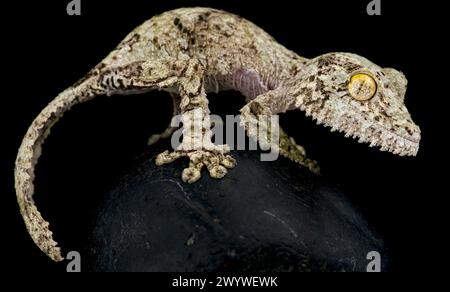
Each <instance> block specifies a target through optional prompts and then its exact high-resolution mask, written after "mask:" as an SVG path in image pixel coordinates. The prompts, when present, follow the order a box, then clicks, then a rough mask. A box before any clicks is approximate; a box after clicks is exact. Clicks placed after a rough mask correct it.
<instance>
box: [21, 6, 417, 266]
mask: <svg viewBox="0 0 450 292" xmlns="http://www.w3.org/2000/svg"><path fill="white" fill-rule="evenodd" d="M355 74H360V75H358V76H357V78H356V77H355V78H353V79H355V80H353V81H352V77H353V76H354V75H355ZM155 89H156V90H164V91H167V92H169V93H170V94H171V96H173V98H174V104H175V106H176V109H175V112H180V113H181V114H182V115H183V118H184V119H185V120H186V121H187V123H189V119H190V117H191V116H193V113H194V112H195V111H201V113H202V114H203V115H204V116H205V117H208V115H209V108H208V99H207V96H206V94H207V93H208V92H217V91H221V90H231V89H232V90H238V91H240V92H241V93H242V94H243V95H245V96H246V98H247V101H248V104H247V105H246V106H244V108H242V109H241V114H242V117H243V119H242V122H243V124H244V126H246V125H247V123H248V122H251V121H252V119H253V115H254V114H277V113H281V112H285V111H287V110H292V109H300V110H302V111H304V112H305V113H306V115H308V116H311V117H312V118H313V119H315V120H316V121H317V123H318V124H324V125H326V126H329V127H331V130H332V131H342V132H344V133H345V135H346V136H353V137H356V138H358V139H359V141H360V142H368V143H370V145H371V146H375V145H376V146H380V147H381V150H386V151H390V152H393V153H395V154H399V155H415V154H416V153H417V151H418V147H419V139H420V130H419V128H418V127H417V126H416V125H415V124H414V123H413V122H412V120H411V117H410V115H409V113H408V111H407V109H406V107H405V105H404V102H403V101H404V95H405V91H406V78H405V77H404V76H403V74H401V73H399V72H397V71H396V70H394V69H389V68H380V67H378V66H377V65H375V64H373V63H371V62H370V61H368V60H367V59H364V58H362V57H360V56H357V55H354V54H349V53H330V54H325V55H322V56H319V57H317V58H314V59H306V58H303V57H301V56H299V55H297V54H296V53H294V52H292V51H290V50H288V49H286V48H285V47H283V46H282V45H280V44H279V43H277V42H276V41H275V40H274V39H273V38H272V37H271V36H270V35H268V34H267V33H265V32H264V31H263V30H262V29H260V28H258V27H257V26H256V25H254V24H252V23H251V22H249V21H247V20H245V19H243V18H241V17H239V16H237V15H233V14H230V13H227V12H224V11H220V10H215V9H209V8H182V9H177V10H173V11H169V12H166V13H163V14H161V15H158V16H155V17H153V18H151V19H150V20H148V21H146V22H145V23H143V24H142V25H141V26H139V27H137V28H136V29H135V30H133V31H132V32H131V33H130V34H129V35H128V36H127V37H126V38H125V39H124V41H122V42H121V43H120V44H119V46H118V47H117V48H116V49H114V50H113V51H112V52H111V53H110V54H109V55H108V56H107V57H106V58H105V59H104V60H103V61H102V62H100V63H99V64H98V65H97V66H96V67H94V69H92V70H91V71H90V72H89V73H88V74H87V75H86V76H85V77H84V78H83V79H81V80H80V81H79V82H77V83H75V84H74V85H73V86H71V87H70V88H68V89H66V90H65V91H63V92H62V93H61V94H59V95H58V96H57V97H56V98H55V99H54V100H53V101H51V102H50V103H49V104H48V106H47V107H46V108H44V109H43V110H42V112H41V113H40V114H39V115H38V116H37V117H36V119H35V120H34V121H33V123H32V124H31V126H30V127H29V129H28V131H27V133H26V135H25V137H24V139H23V141H22V144H21V146H20V148H19V152H18V155H17V159H16V167H15V188H16V194H17V200H18V203H19V206H20V211H21V214H22V216H23V219H24V221H25V225H26V227H27V230H28V232H29V233H30V235H31V237H32V239H33V240H34V242H35V243H36V245H37V246H38V247H39V248H40V249H41V250H42V251H43V252H44V253H46V254H47V255H48V256H49V257H50V258H51V259H53V260H55V261H61V260H63V257H62V255H61V251H60V248H59V247H58V246H57V243H56V242H55V241H54V240H53V237H52V232H51V231H50V230H49V224H48V222H46V221H45V220H44V219H43V218H42V216H41V214H40V212H39V211H38V210H37V208H36V206H35V204H34V201H33V193H34V185H33V180H34V169H35V165H36V163H37V160H38V158H39V156H40V154H41V148H42V144H43V142H44V140H45V137H46V136H47V134H48V133H49V131H50V128H51V126H52V125H53V124H54V123H56V122H57V120H58V119H59V118H60V117H61V116H62V115H63V113H64V112H65V111H67V110H69V109H70V108H71V107H72V106H73V105H76V104H79V103H82V102H85V101H88V100H90V99H92V98H94V97H96V96H99V95H113V94H122V95H127V94H136V93H142V92H147V91H150V90H155ZM197 122H198V121H192V123H197ZM200 130H201V131H202V133H203V134H204V135H210V129H209V127H208V126H206V127H205V128H201V127H200ZM164 133H165V134H164V135H163V136H167V135H168V134H167V133H171V131H170V129H168V130H167V131H165V132H164ZM281 133H282V135H281V140H280V145H279V147H280V154H281V155H284V156H286V157H288V158H290V159H292V160H294V161H296V162H297V163H299V164H300V165H303V166H306V167H308V168H309V169H311V170H312V171H314V172H318V166H317V164H316V163H315V162H314V161H313V160H310V159H308V158H306V156H305V151H304V149H303V147H301V146H299V145H297V144H296V143H295V141H294V140H293V139H291V138H289V137H288V136H287V135H286V134H285V133H284V132H281ZM248 135H250V136H255V137H256V134H255V133H253V132H252V131H251V130H249V131H248ZM155 137H159V136H158V135H156V136H155ZM199 137H201V135H200V133H196V132H195V131H193V130H191V127H187V128H185V130H184V135H183V143H187V142H186V141H189V143H193V144H194V145H198V147H197V148H196V149H190V150H186V149H188V148H187V147H184V146H186V144H183V143H182V145H181V146H180V148H178V149H175V151H173V152H169V151H166V152H164V153H161V154H160V155H159V156H158V158H157V161H156V162H157V164H159V165H162V164H165V163H170V162H171V161H173V160H175V159H177V158H179V157H182V156H187V157H189V159H190V165H189V167H188V168H186V169H185V170H183V173H182V179H183V181H185V182H189V183H193V182H195V181H197V180H198V179H199V178H200V176H201V170H202V168H203V167H204V166H205V167H206V168H207V170H208V171H209V174H210V175H211V177H214V178H221V177H223V176H225V175H226V173H227V169H229V168H233V167H234V166H235V164H236V163H235V161H234V159H233V158H232V157H231V156H230V155H229V154H228V147H227V146H226V145H214V144H213V143H206V144H204V143H203V144H202V143H200V141H199V140H198V139H199ZM156 140H157V139H154V137H153V138H152V139H151V142H152V143H154V142H155V141H156ZM259 142H260V143H267V142H268V141H263V140H262V139H259ZM276 147H278V146H276Z"/></svg>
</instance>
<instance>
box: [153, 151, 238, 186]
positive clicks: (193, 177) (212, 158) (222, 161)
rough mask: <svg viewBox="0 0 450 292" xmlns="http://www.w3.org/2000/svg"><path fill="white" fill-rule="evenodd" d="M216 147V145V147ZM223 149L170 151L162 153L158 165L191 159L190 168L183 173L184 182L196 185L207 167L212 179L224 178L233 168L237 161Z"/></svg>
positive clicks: (157, 160) (158, 158)
mask: <svg viewBox="0 0 450 292" xmlns="http://www.w3.org/2000/svg"><path fill="white" fill-rule="evenodd" d="M214 146H216V145H214ZM227 153H228V151H227V150H224V149H223V148H219V147H217V148H215V149H210V150H207V149H200V150H175V151H173V152H169V151H168V150H166V151H164V152H163V153H160V154H159V155H158V156H157V157H156V164H157V165H164V164H167V163H171V162H173V161H175V160H176V159H178V158H180V157H188V158H189V167H187V168H185V169H184V170H183V172H182V176H181V178H182V180H183V181H184V182H187V183H194V182H196V181H197V180H199V179H200V178H201V171H202V168H203V167H206V168H207V170H208V172H209V175H210V176H211V177H212V178H222V177H224V176H225V175H226V174H227V172H228V171H227V168H233V167H234V166H235V165H236V160H235V159H234V158H233V157H232V156H231V155H229V154H227Z"/></svg>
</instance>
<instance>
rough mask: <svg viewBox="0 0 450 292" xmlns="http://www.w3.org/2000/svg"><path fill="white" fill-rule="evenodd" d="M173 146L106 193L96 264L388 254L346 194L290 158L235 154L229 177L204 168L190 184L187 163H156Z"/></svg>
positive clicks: (346, 263) (356, 261) (282, 263)
mask: <svg viewBox="0 0 450 292" xmlns="http://www.w3.org/2000/svg"><path fill="white" fill-rule="evenodd" d="M165 147H167V144H164V143H162V144H160V145H158V147H155V148H154V149H152V150H150V151H149V152H148V153H147V154H145V155H143V157H142V159H140V161H141V162H140V163H138V165H137V166H136V167H135V168H134V169H133V170H131V171H130V172H129V173H128V175H126V176H125V177H124V178H123V179H122V180H121V181H120V183H119V184H118V185H117V187H116V188H115V189H114V190H113V191H111V192H110V193H109V194H108V196H107V197H106V199H105V201H104V203H103V204H102V206H101V207H100V213H99V217H98V220H97V223H96V227H95V228H94V231H93V234H92V239H91V240H90V242H89V245H88V254H89V257H88V259H87V264H88V267H89V269H90V270H95V271H176V272H182V271H216V272H217V271H365V270H366V265H367V263H368V260H367V259H366V256H367V253H368V252H369V251H379V252H380V253H385V250H384V244H383V242H382V240H381V239H380V238H379V237H378V236H376V235H375V234H374V233H373V231H371V230H370V228H369V226H368V224H367V222H366V220H365V219H364V218H363V217H362V216H361V214H360V213H359V212H358V211H357V209H355V207H354V206H353V205H352V204H351V202H350V200H349V199H348V197H347V196H346V195H344V194H343V193H342V192H341V191H339V190H338V189H337V188H336V187H335V186H334V185H333V184H331V183H329V182H327V181H326V180H325V179H324V178H322V177H317V176H315V175H313V174H311V173H310V172H309V171H307V170H306V169H304V168H301V167H298V166H297V165H296V164H295V163H293V162H291V161H289V160H287V159H284V158H282V157H280V158H279V159H278V160H277V161H273V162H261V161H260V156H259V152H257V151H234V152H232V154H233V156H234V157H235V158H236V160H237V163H238V164H237V167H235V168H234V169H232V170H231V171H229V173H228V174H227V175H226V176H225V178H223V179H220V180H217V179H211V178H210V177H209V175H208V174H207V173H206V171H205V172H204V173H203V176H202V178H201V179H200V181H198V182H197V183H194V184H187V183H183V182H182V181H181V171H182V170H183V168H184V167H186V166H187V164H188V162H187V159H186V160H185V159H181V160H178V161H175V162H173V163H171V164H169V165H164V166H161V167H158V166H156V165H155V161H154V160H155V156H156V154H157V153H159V152H161V151H162V150H164V149H167V148H165ZM84 259H86V257H84ZM84 264H86V260H85V261H84ZM382 264H383V269H385V268H386V264H387V263H386V262H383V263H382Z"/></svg>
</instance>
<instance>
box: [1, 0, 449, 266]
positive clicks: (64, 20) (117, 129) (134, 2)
mask: <svg viewBox="0 0 450 292" xmlns="http://www.w3.org/2000/svg"><path fill="white" fill-rule="evenodd" d="M68 2H69V0H67V1H58V2H57V3H56V1H55V3H53V2H51V3H48V2H47V1H30V2H18V3H15V5H14V6H12V5H6V6H3V9H2V14H3V16H4V17H2V22H4V23H2V26H3V30H4V33H3V41H2V47H3V49H6V51H7V52H8V53H7V54H5V55H4V56H3V57H4V60H3V63H4V68H7V70H5V73H6V74H5V76H7V81H6V82H5V80H3V84H4V86H3V88H4V89H5V90H3V92H2V97H3V98H2V106H1V107H0V109H1V119H2V123H1V126H2V129H3V131H2V136H3V137H2V146H3V147H4V149H2V151H1V153H2V156H1V172H0V175H1V198H2V202H1V208H2V216H4V217H5V218H4V219H3V221H2V224H3V227H4V228H3V231H2V235H1V239H2V243H3V244H5V245H6V246H5V247H4V249H3V250H5V251H6V257H4V258H5V259H6V260H7V261H8V263H9V264H8V267H9V269H11V270H28V271H36V270H38V271H64V270H65V264H64V263H62V264H55V263H53V262H51V261H50V260H49V259H48V258H47V257H46V256H45V255H44V254H42V253H41V252H40V251H39V250H38V249H37V247H36V246H34V244H33V242H32V240H31V238H30V237H29V236H28V234H27V232H26V229H25V226H24V224H23V223H22V221H21V217H20V214H19V210H18V206H17V203H16V201H15V200H16V199H15V192H14V188H13V184H14V180H13V166H14V159H15V155H16V153H17V149H18V147H19V145H20V142H21V139H22V137H23V135H24V133H25V132H26V129H27V128H28V126H29V125H30V124H31V122H32V120H33V119H34V118H35V116H36V115H37V114H38V113H39V111H40V110H41V109H42V108H44V106H45V105H46V104H47V103H48V102H50V101H51V100H52V98H54V97H55V96H56V95H57V94H58V93H59V92H61V91H62V90H64V89H65V88H66V87H68V86H70V85H71V84H73V83H74V82H75V81H77V80H78V79H79V78H81V77H82V76H83V75H84V74H85V73H86V72H87V71H88V70H89V69H91V68H92V67H93V66H95V65H96V64H97V63H98V62H100V61H101V59H102V58H104V57H105V56H106V55H107V54H108V53H109V52H110V51H111V50H112V49H113V48H114V47H115V46H116V45H117V44H118V43H119V42H120V41H121V40H122V39H123V38H124V37H125V36H126V35H127V34H128V33H129V32H130V31H131V30H132V29H134V28H135V27H136V26H138V25H139V24H141V23H142V22H144V21H145V20H147V19H149V18H150V17H152V16H153V15H155V14H159V13H161V12H164V11H166V10H169V9H174V8H178V7H186V6H209V7H214V8H220V9H224V10H227V11H229V12H233V13H236V14H239V15H241V16H242V17H244V18H247V19H249V20H250V21H252V22H254V23H255V24H257V25H259V26H260V27H262V28H263V29H264V30H266V31H267V32H268V33H270V34H271V35H272V36H274V37H275V39H277V40H278V41H279V42H280V43H281V44H283V45H284V46H286V47H287V48H289V49H292V50H294V51H295V52H297V53H298V54H300V55H302V56H304V57H308V58H312V57H315V56H317V55H320V54H322V53H326V52H331V51H348V52H353V53H357V54H360V55H362V56H365V57H367V58H368V59H370V60H372V61H373V62H374V63H376V64H378V65H380V66H386V67H394V68H396V69H398V70H400V71H402V72H404V73H405V75H406V76H407V78H408V80H409V86H408V91H407V94H406V105H407V107H408V109H409V111H410V113H411V115H412V117H413V120H414V121H415V122H416V123H417V124H418V125H419V126H420V127H421V130H422V141H421V148H420V150H419V154H418V156H417V157H415V158H410V157H409V158H404V157H396V156H394V155H392V154H389V153H384V152H379V151H377V150H376V149H372V148H369V147H367V145H364V144H358V143H357V142H356V141H354V140H351V139H346V138H344V137H342V136H341V135H340V134H336V133H331V132H329V130H328V129H326V128H323V127H321V126H317V125H315V123H314V122H312V121H311V120H309V119H307V118H305V117H304V116H303V114H302V113H301V112H293V113H288V114H285V115H284V116H282V117H281V122H282V125H284V126H285V127H286V129H287V132H288V133H289V134H290V135H292V136H294V137H295V138H296V140H297V142H298V143H299V144H302V145H304V146H305V148H306V150H307V152H308V154H309V156H310V157H311V158H314V159H316V160H318V161H319V163H320V165H321V167H322V172H323V174H324V175H326V176H327V177H328V178H330V179H331V180H333V181H335V182H336V183H338V184H339V185H340V186H341V188H342V189H343V190H345V191H346V192H347V193H348V194H349V195H350V196H351V198H352V200H353V201H354V202H355V204H356V205H357V206H358V208H360V209H361V210H362V212H363V213H364V214H365V216H366V217H367V218H368V220H369V223H370V224H371V225H372V226H373V228H374V229H375V230H376V231H377V232H378V233H379V234H381V235H382V236H383V237H384V238H385V240H386V243H387V245H388V248H389V250H390V257H391V267H390V270H392V271H417V270H420V271H422V270H435V269H437V268H436V267H435V266H434V261H433V260H439V258H438V256H439V255H442V254H443V253H444V252H445V251H444V250H440V248H439V243H440V242H441V241H442V238H441V236H442V234H443V233H445V231H444V230H443V229H439V224H440V223H442V221H440V220H439V218H438V216H436V215H439V214H440V213H439V212H440V211H439V208H438V206H439V205H440V204H441V203H440V200H441V198H442V197H443V196H444V193H443V191H441V190H439V189H438V188H437V185H436V182H437V181H438V180H439V176H440V174H446V173H447V172H446V171H445V170H444V171H441V170H438V169H437V167H438V165H445V164H444V162H443V160H444V158H445V157H443V156H439V155H438V152H437V147H436V146H437V145H438V144H439V143H438V138H439V137H442V136H445V134H446V133H448V130H447V129H445V124H443V121H444V118H445V115H444V116H443V115H441V114H440V110H442V112H444V109H445V107H446V105H445V104H444V103H445V102H446V99H448V93H447V92H445V90H443V91H441V90H440V89H441V88H443V87H445V86H446V84H445V83H446V82H447V81H446V79H448V77H446V76H445V75H440V74H438V73H437V68H438V67H444V62H446V59H445V57H444V56H445V52H446V50H445V49H444V48H443V45H444V41H445V39H446V38H447V36H445V34H440V29H441V28H442V27H443V23H444V22H445V19H444V18H442V16H441V15H440V14H439V13H438V12H439V11H442V7H438V6H436V4H434V3H432V2H428V1H422V2H420V3H412V1H410V2H407V1H403V2H396V3H397V4H396V5H394V4H393V3H392V2H394V1H386V0H384V1H383V0H381V2H382V14H383V15H382V16H368V15H367V14H366V5H367V3H368V2H369V0H363V1H345V2H340V1H329V2H325V1H280V0H278V1H272V2H270V3H269V2H267V3H265V2H260V1H156V0H152V1H138V0H127V1H116V2H112V1H106V0H100V1H86V0H81V2H82V15H81V16H68V15H67V14H66V5H67V3H68ZM167 96H168V95H166V94H165V93H159V92H152V93H149V94H145V95H140V96H127V97H120V96H114V97H109V98H106V97H101V98H97V99H96V100H94V101H91V102H89V103H87V104H84V105H81V106H77V107H75V108H74V109H73V110H71V111H70V112H69V113H67V114H66V115H65V116H64V118H63V119H62V120H61V121H60V122H59V123H58V124H57V125H56V126H55V127H54V128H53V129H52V134H51V135H50V136H49V138H48V140H47V141H46V144H45V146H44V151H43V156H42V157H41V159H40V161H39V164H38V166H37V180H36V191H35V193H36V197H35V199H36V203H37V205H38V206H39V208H40V209H41V211H42V213H43V215H44V218H46V219H48V220H49V221H50V222H51V223H52V229H53V231H54V232H55V236H56V240H57V241H59V242H60V244H61V245H62V246H64V247H65V248H66V250H70V249H77V246H79V245H80V244H82V242H83V238H86V237H87V236H88V235H89V231H90V228H91V227H92V219H93V218H94V217H95V212H96V209H95V208H96V205H98V202H99V201H100V200H101V198H102V194H104V193H105V192H106V191H107V190H108V189H109V188H111V186H113V185H114V182H116V181H117V179H118V178H120V177H121V175H122V174H123V173H124V172H125V171H126V169H127V168H128V167H129V166H130V164H131V163H132V162H133V159H134V158H135V157H136V156H137V155H139V154H140V153H142V152H143V151H144V150H145V149H146V140H147V138H148V137H149V136H150V135H151V134H152V133H156V132H159V131H161V130H163V129H164V127H165V126H166V125H167V124H168V122H169V120H170V115H171V101H170V99H169V98H167ZM210 98H211V100H212V101H211V102H212V104H211V109H212V111H213V112H215V113H222V114H233V113H237V110H238V109H239V108H240V107H241V106H242V105H243V100H242V98H241V97H240V95H239V94H238V93H233V92H225V93H220V94H218V95H211V96H210ZM55 218H58V219H57V220H56V219H55ZM442 260H443V259H442Z"/></svg>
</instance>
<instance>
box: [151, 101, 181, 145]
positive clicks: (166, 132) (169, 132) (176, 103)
mask: <svg viewBox="0 0 450 292" xmlns="http://www.w3.org/2000/svg"><path fill="white" fill-rule="evenodd" d="M170 96H171V97H172V101H173V114H172V117H174V116H176V115H178V114H180V111H181V110H180V106H179V104H180V103H179V101H178V99H179V96H178V95H177V94H175V93H170ZM176 129H177V128H175V127H172V126H171V125H170V124H169V125H168V126H167V128H166V129H165V130H164V131H163V132H162V133H159V134H153V135H151V136H150V138H148V141H147V146H151V145H153V144H156V143H157V142H158V141H159V140H161V139H165V138H168V137H170V136H171V135H172V134H173V132H175V131H176Z"/></svg>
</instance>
